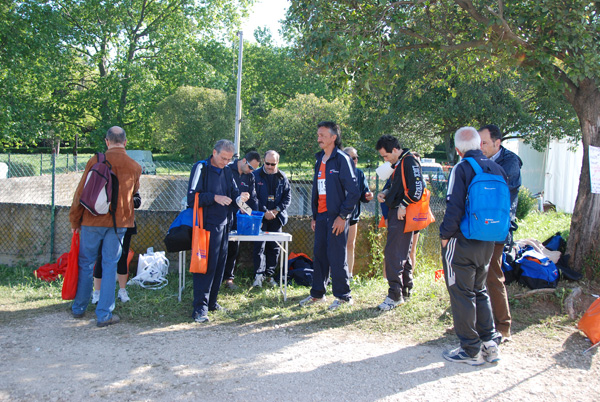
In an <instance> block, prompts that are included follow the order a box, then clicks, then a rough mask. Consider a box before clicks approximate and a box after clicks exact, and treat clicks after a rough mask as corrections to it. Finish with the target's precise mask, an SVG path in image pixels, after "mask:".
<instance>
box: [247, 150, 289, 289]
mask: <svg viewBox="0 0 600 402" xmlns="http://www.w3.org/2000/svg"><path fill="white" fill-rule="evenodd" d="M264 160H265V163H264V165H263V167H262V168H260V169H258V170H256V171H255V172H254V180H255V182H256V196H257V198H258V210H259V211H261V212H264V213H265V216H264V218H263V223H262V230H263V232H281V230H282V227H283V226H284V225H285V224H286V223H287V221H288V214H287V209H288V207H289V206H290V202H291V200H292V194H291V191H290V182H289V180H288V178H287V177H286V176H285V173H283V172H282V171H281V170H279V169H278V167H277V166H278V164H279V154H278V153H277V152H276V151H273V150H271V151H267V152H265V158H264ZM279 253H280V249H279V246H278V245H277V243H275V242H274V241H268V242H264V241H263V242H254V274H255V276H254V283H253V284H252V286H253V287H262V283H263V281H265V280H266V281H267V283H268V284H269V285H271V286H275V285H276V283H275V281H274V280H273V273H274V272H275V268H276V267H277V259H278V258H279Z"/></svg>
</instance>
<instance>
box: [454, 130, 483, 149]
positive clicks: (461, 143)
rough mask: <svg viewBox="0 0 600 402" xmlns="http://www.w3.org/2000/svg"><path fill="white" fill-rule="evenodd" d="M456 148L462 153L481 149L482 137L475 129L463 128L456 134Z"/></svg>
mask: <svg viewBox="0 0 600 402" xmlns="http://www.w3.org/2000/svg"><path fill="white" fill-rule="evenodd" d="M454 146H455V147H456V149H458V150H459V151H460V152H462V153H465V152H467V151H474V150H477V149H481V137H480V136H479V133H478V132H477V130H475V128H474V127H461V128H459V129H458V130H456V133H455V134H454Z"/></svg>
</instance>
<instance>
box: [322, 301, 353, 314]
mask: <svg viewBox="0 0 600 402" xmlns="http://www.w3.org/2000/svg"><path fill="white" fill-rule="evenodd" d="M344 304H347V305H349V306H351V305H353V304H354V299H352V298H350V299H348V300H343V299H338V298H336V299H335V300H334V301H333V303H331V305H330V306H329V307H327V309H328V310H329V311H334V310H337V309H338V308H339V307H341V306H342V305H344Z"/></svg>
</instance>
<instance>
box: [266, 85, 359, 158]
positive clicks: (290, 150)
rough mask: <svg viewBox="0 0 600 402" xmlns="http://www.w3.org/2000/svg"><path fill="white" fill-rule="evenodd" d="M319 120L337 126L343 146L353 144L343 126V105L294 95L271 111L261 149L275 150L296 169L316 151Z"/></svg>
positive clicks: (345, 110) (344, 124)
mask: <svg viewBox="0 0 600 402" xmlns="http://www.w3.org/2000/svg"><path fill="white" fill-rule="evenodd" d="M323 120H333V121H335V122H336V123H337V124H339V125H340V127H341V136H342V143H343V145H344V146H348V145H352V144H353V142H354V140H355V138H356V137H355V135H354V133H353V132H352V131H351V130H350V127H349V126H348V123H347V122H348V107H347V106H346V104H345V103H344V102H342V101H340V100H334V101H331V102H329V101H327V100H326V99H324V98H318V97H317V96H315V95H313V94H310V95H297V96H296V97H295V98H293V99H290V100H289V101H288V102H287V103H286V104H285V105H284V106H283V107H282V108H279V109H273V110H272V111H271V113H270V114H269V116H268V118H267V121H266V126H265V139H266V144H265V148H268V149H276V150H278V151H279V152H280V153H281V154H282V156H286V160H287V161H288V163H289V164H290V165H292V166H294V167H297V168H299V167H300V166H301V164H302V162H304V161H311V160H313V159H314V154H315V153H316V152H318V151H319V150H320V148H319V146H318V144H317V123H319V122H320V121H323Z"/></svg>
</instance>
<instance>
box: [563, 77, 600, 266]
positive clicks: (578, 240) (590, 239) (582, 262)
mask: <svg viewBox="0 0 600 402" xmlns="http://www.w3.org/2000/svg"><path fill="white" fill-rule="evenodd" d="M572 104H573V107H574V109H575V112H576V113H577V117H578V118H579V122H580V125H581V132H582V134H583V163H582V166H581V175H580V176H579V190H578V192H577V201H576V202H575V210H574V211H573V217H572V219H571V232H570V234H569V243H568V247H567V253H569V254H570V255H571V260H570V265H571V266H572V267H573V268H574V269H576V270H578V271H582V272H583V271H584V270H585V274H586V276H587V277H588V278H591V277H592V276H593V269H594V268H595V269H598V267H599V266H600V240H599V236H598V228H600V194H592V192H591V181H590V159H589V154H590V148H589V147H590V145H591V146H595V147H600V131H599V130H600V91H599V90H598V86H597V85H596V83H595V82H594V81H593V80H590V79H585V80H583V81H582V82H581V84H580V85H579V88H578V89H577V90H576V91H575V93H574V96H573V102H572Z"/></svg>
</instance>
